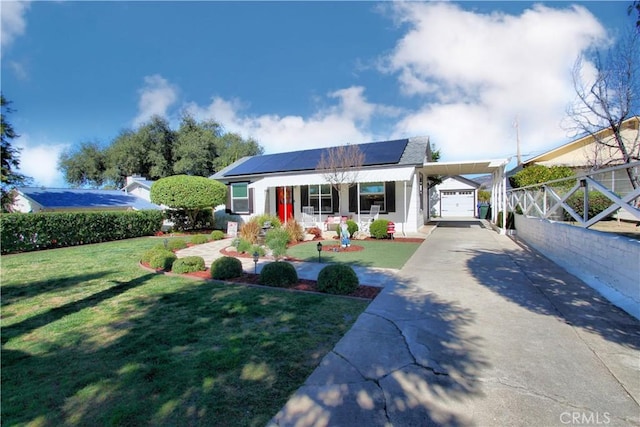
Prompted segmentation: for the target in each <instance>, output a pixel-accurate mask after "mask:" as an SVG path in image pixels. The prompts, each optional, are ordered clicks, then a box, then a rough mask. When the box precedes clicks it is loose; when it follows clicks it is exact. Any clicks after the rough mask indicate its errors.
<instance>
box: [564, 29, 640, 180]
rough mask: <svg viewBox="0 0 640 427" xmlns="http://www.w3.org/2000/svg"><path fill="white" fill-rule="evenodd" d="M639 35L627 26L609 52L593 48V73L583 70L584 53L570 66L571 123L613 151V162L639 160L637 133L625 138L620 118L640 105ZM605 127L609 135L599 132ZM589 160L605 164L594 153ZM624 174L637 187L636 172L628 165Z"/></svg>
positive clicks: (629, 113) (630, 113) (569, 116)
mask: <svg viewBox="0 0 640 427" xmlns="http://www.w3.org/2000/svg"><path fill="white" fill-rule="evenodd" d="M639 37H640V34H639V33H638V32H637V31H635V30H632V29H630V31H628V32H627V33H625V34H624V36H623V37H622V38H621V39H619V40H618V42H617V43H615V45H613V46H612V48H611V49H609V51H608V52H605V53H602V52H595V54H594V56H593V57H592V58H591V61H590V62H591V63H592V64H593V66H594V68H595V75H594V76H593V77H591V78H589V77H587V76H585V75H584V73H583V71H584V70H585V68H586V66H585V61H586V59H588V58H585V57H584V56H582V57H580V58H579V59H578V60H577V61H576V64H575V66H574V70H573V83H574V89H575V93H576V102H575V103H574V104H573V105H571V106H570V107H569V109H568V111H567V114H568V115H567V116H568V118H569V120H570V122H571V123H572V126H571V127H572V128H573V129H574V130H575V131H577V133H581V134H587V135H591V136H592V137H593V138H594V140H595V142H596V147H600V148H601V149H603V150H607V151H609V152H612V153H614V154H613V156H612V157H611V158H610V160H611V161H613V162H615V163H631V162H633V161H637V160H640V141H639V140H638V138H637V136H636V138H635V139H633V140H627V139H625V138H624V136H623V133H622V130H623V128H622V126H623V122H624V121H625V120H627V119H628V118H630V117H633V116H634V115H635V114H637V112H638V107H639V105H638V102H639V99H638V94H639V93H640V92H639V91H640V83H639V81H638V79H639V78H640V75H638V66H639V65H640V55H639V48H640V45H639V40H638V38H639ZM605 129H610V131H611V137H610V136H608V135H606V132H601V131H602V130H605ZM607 157H610V156H607ZM611 161H608V162H607V163H611ZM592 163H593V164H592V165H591V166H592V167H593V168H594V169H597V168H600V167H603V166H606V165H607V163H603V161H602V157H601V156H597V155H596V156H594V159H592ZM627 175H628V178H629V182H630V184H631V186H632V187H633V188H637V187H638V185H640V183H639V182H638V176H637V175H636V174H635V173H634V172H633V170H632V169H631V168H628V169H627Z"/></svg>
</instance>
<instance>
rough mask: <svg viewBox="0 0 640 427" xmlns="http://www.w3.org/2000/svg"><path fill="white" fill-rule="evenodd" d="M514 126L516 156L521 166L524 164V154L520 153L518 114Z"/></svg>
mask: <svg viewBox="0 0 640 427" xmlns="http://www.w3.org/2000/svg"><path fill="white" fill-rule="evenodd" d="M513 127H514V128H516V158H517V159H518V166H520V165H521V164H522V155H521V154H520V124H519V123H518V115H517V114H516V121H515V122H514V123H513Z"/></svg>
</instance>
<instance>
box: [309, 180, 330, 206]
mask: <svg viewBox="0 0 640 427" xmlns="http://www.w3.org/2000/svg"><path fill="white" fill-rule="evenodd" d="M309 206H313V211H314V212H315V213H318V212H320V213H333V197H332V193H331V184H320V185H310V186H309Z"/></svg>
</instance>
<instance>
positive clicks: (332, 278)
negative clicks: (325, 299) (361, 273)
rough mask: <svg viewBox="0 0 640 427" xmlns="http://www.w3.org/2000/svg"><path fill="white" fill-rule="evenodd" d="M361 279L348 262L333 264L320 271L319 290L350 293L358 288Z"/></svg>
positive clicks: (332, 292) (331, 292)
mask: <svg viewBox="0 0 640 427" xmlns="http://www.w3.org/2000/svg"><path fill="white" fill-rule="evenodd" d="M359 285H360V281H359V280H358V276H357V275H356V272H355V271H353V268H351V267H350V266H348V265H346V264H331V265H327V266H326V267H324V268H323V269H322V270H320V273H318V290H319V291H320V292H326V293H328V294H337V295H348V294H350V293H352V292H354V291H355V290H356V289H358V286H359Z"/></svg>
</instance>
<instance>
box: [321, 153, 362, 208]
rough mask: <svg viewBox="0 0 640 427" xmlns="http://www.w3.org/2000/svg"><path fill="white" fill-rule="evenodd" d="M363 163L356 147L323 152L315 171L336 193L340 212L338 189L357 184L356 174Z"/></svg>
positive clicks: (340, 201)
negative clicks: (317, 171) (320, 174)
mask: <svg viewBox="0 0 640 427" xmlns="http://www.w3.org/2000/svg"><path fill="white" fill-rule="evenodd" d="M364 161H365V155H364V153H363V152H362V150H360V147H358V146H357V145H351V144H347V145H340V146H338V147H331V148H328V149H327V150H325V151H323V152H322V154H321V155H320V161H318V165H317V166H316V169H318V170H319V171H320V173H322V176H323V178H324V179H325V180H326V181H327V182H328V183H329V184H331V186H332V187H333V188H334V189H335V190H336V191H337V192H338V195H339V196H338V197H339V198H338V209H339V211H340V212H342V197H340V189H341V187H342V186H343V185H347V186H349V187H351V186H353V185H354V184H355V183H356V182H358V173H359V171H360V169H361V168H362V165H363V164H364Z"/></svg>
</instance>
